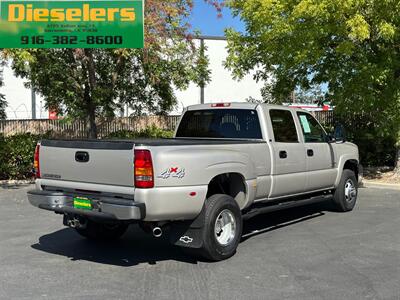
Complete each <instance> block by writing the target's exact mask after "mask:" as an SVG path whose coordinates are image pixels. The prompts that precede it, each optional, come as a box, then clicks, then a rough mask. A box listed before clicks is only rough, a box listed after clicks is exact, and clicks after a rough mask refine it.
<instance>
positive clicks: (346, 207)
mask: <svg viewBox="0 0 400 300" xmlns="http://www.w3.org/2000/svg"><path fill="white" fill-rule="evenodd" d="M357 196H358V184H357V179H356V175H355V174H354V172H353V171H351V170H348V169H345V170H343V173H342V178H341V179H340V182H339V185H338V187H337V189H336V190H335V193H334V195H333V202H334V204H335V207H336V209H337V210H338V211H340V212H347V211H351V210H353V208H354V206H355V205H356V202H357Z"/></svg>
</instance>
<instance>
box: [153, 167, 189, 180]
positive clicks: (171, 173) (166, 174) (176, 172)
mask: <svg viewBox="0 0 400 300" xmlns="http://www.w3.org/2000/svg"><path fill="white" fill-rule="evenodd" d="M185 175H186V173H185V169H183V168H179V167H171V168H168V169H166V170H165V171H163V172H162V173H161V174H160V175H158V176H157V177H158V178H162V179H168V178H170V177H172V178H179V179H180V178H183V177H185Z"/></svg>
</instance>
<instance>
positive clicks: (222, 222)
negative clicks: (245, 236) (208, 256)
mask: <svg viewBox="0 0 400 300" xmlns="http://www.w3.org/2000/svg"><path fill="white" fill-rule="evenodd" d="M236 227H237V226H236V220H235V217H234V215H233V213H232V212H231V211H230V210H228V209H225V210H223V211H222V212H221V213H220V214H219V215H218V217H217V219H216V221H215V226H214V233H215V238H216V240H217V242H218V243H219V244H220V245H222V246H226V245H228V244H230V243H231V242H232V241H233V240H234V238H235V235H236Z"/></svg>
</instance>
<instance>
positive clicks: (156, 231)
mask: <svg viewBox="0 0 400 300" xmlns="http://www.w3.org/2000/svg"><path fill="white" fill-rule="evenodd" d="M162 234H163V231H162V229H161V228H160V227H154V228H153V236H154V237H156V238H159V237H161V236H162Z"/></svg>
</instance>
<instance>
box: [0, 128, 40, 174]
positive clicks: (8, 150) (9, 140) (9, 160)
mask: <svg viewBox="0 0 400 300" xmlns="http://www.w3.org/2000/svg"><path fill="white" fill-rule="evenodd" d="M40 138H41V136H39V135H32V134H30V133H25V134H18V135H14V136H10V137H6V138H4V137H1V138H0V179H28V178H32V176H33V154H34V152H35V146H36V144H37V142H38V141H39V140H40Z"/></svg>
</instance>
